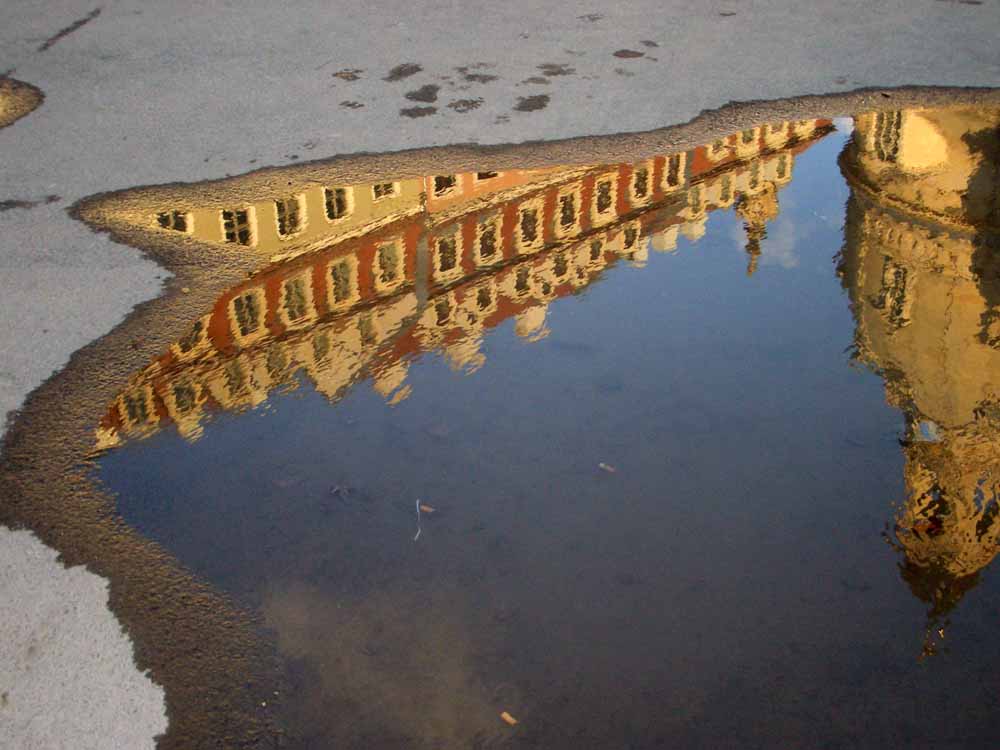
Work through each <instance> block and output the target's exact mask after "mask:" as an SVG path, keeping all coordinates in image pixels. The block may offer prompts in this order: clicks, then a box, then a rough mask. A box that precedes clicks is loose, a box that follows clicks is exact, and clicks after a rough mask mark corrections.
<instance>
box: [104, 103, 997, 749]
mask: <svg viewBox="0 0 1000 750" xmlns="http://www.w3.org/2000/svg"><path fill="white" fill-rule="evenodd" d="M998 123H1000V113H997V112H994V111H991V110H983V109H970V108H966V109H952V110H907V111H902V112H899V111H896V112H879V113H866V114H861V115H858V116H857V117H855V118H853V119H845V120H843V121H838V122H837V123H836V127H834V124H833V123H831V122H829V121H824V120H817V121H801V122H794V123H771V124H767V125H763V126H761V127H759V128H755V129H752V130H747V131H743V132H741V133H737V134H734V135H732V136H730V137H729V138H726V139H721V140H719V141H716V142H714V143H712V144H706V145H705V146H703V147H700V148H698V149H693V150H691V151H688V152H684V153H678V154H662V155H654V156H652V157H650V158H649V159H647V160H642V161H639V162H636V163H631V164H617V165H603V166H594V167H568V168H553V169H544V170H520V171H508V172H500V173H497V172H474V173H467V174H458V175H431V176H428V177H426V178H423V179H411V180H408V179H395V180H394V179H391V176H390V177H389V178H387V179H386V180H385V181H384V182H379V183H375V184H366V185H335V184H330V185H319V184H316V185H312V186H310V187H307V188H303V189H302V190H301V191H299V192H296V193H294V194H291V195H284V194H278V193H275V194H266V195H264V194H262V195H260V196H259V198H255V199H254V200H253V201H247V200H246V199H242V200H240V201H234V200H230V199H228V198H224V197H220V196H218V195H211V194H206V193H203V192H199V191H198V189H197V188H192V189H191V192H190V194H189V195H187V196H184V198H183V200H180V201H179V202H177V204H176V205H173V204H172V205H163V206H156V207H152V208H151V209H150V210H148V211H146V214H144V217H145V218H144V220H145V221H147V222H148V223H149V225H150V226H151V227H153V228H154V229H155V230H156V231H161V232H163V233H164V235H165V236H171V235H172V233H176V234H177V236H186V238H187V239H195V240H197V241H199V242H203V243H207V244H209V245H211V244H212V243H217V244H227V245H229V246H244V247H245V248H246V249H247V251H248V252H251V251H252V252H259V253H262V254H264V255H266V256H270V257H271V258H272V262H271V263H269V264H268V265H266V267H265V268H263V269H262V270H261V271H260V272H258V273H256V274H255V275H253V276H252V277H250V278H249V279H248V280H247V281H246V282H245V283H243V284H241V285H239V286H238V287H235V288H233V289H232V290H230V291H229V292H227V293H226V294H224V295H223V296H222V297H221V298H220V299H219V300H218V302H217V303H216V305H215V306H214V308H213V309H212V310H206V311H202V314H201V315H200V317H198V319H197V320H196V321H193V323H192V329H191V333H190V334H189V335H188V336H186V337H185V338H184V339H182V340H181V341H178V342H177V343H176V344H175V345H174V346H172V347H171V348H170V350H169V351H168V352H165V353H164V354H163V356H162V357H160V358H159V359H157V360H155V361H154V362H152V363H150V365H149V366H148V367H146V368H145V369H144V370H142V371H141V372H138V373H136V374H135V375H134V376H133V378H132V379H131V382H130V385H129V387H128V388H127V389H126V390H125V391H124V392H123V393H122V394H121V396H120V397H119V398H118V399H117V400H116V401H115V402H114V403H113V404H111V405H109V409H108V413H107V415H106V416H105V418H104V419H103V420H102V421H101V423H100V425H98V426H97V427H96V430H95V448H96V449H97V450H98V451H99V452H100V459H99V474H100V478H101V480H102V482H103V483H104V484H105V486H106V487H108V488H109V489H110V490H111V491H113V492H114V493H115V495H116V501H117V510H118V512H119V513H120V514H121V516H122V517H123V518H124V519H125V521H126V522H127V523H129V524H130V525H132V526H133V527H135V528H136V529H137V530H138V531H140V532H141V533H142V534H143V535H145V536H146V537H148V538H150V539H151V540H153V541H155V542H156V543H158V544H159V545H161V546H162V547H163V548H164V549H165V550H167V551H168V552H169V553H170V554H171V555H173V556H175V557H176V558H177V559H178V560H180V561H181V563H182V564H183V565H184V566H185V567H187V568H188V569H190V570H191V571H193V572H194V573H195V574H196V575H197V576H199V577H200V578H202V579H204V580H206V581H208V582H209V583H210V584H211V585H212V586H214V587H216V588H217V589H218V590H220V591H222V592H224V593H226V594H228V595H231V596H232V597H234V598H235V599H236V600H237V601H238V602H240V603H241V604H243V605H244V606H247V607H249V608H251V609H253V610H255V611H257V612H259V613H260V615H261V617H262V620H263V623H264V625H265V627H266V629H267V630H268V632H269V633H271V635H272V636H273V639H274V643H275V648H277V649H278V650H279V651H280V654H281V656H282V659H283V661H284V663H285V664H286V666H287V671H288V675H289V680H290V687H291V690H292V695H291V696H286V698H287V700H286V703H287V705H288V706H289V707H290V709H289V711H290V716H289V717H288V722H289V728H290V730H291V731H290V743H291V744H292V745H293V746H295V747H345V748H355V747H356V748H412V747H427V748H452V747H455V748H465V747H499V746H504V747H507V746H509V747H544V748H590V747H593V748H610V747H615V748H619V747H621V748H661V747H662V748H674V747H677V748H697V747H704V748H726V747H733V748H737V747H738V748H747V747H831V748H832V747H902V746H908V747H934V748H943V747H956V748H957V747H988V746H991V745H990V740H991V738H993V737H994V736H995V734H996V731H997V729H998V728H1000V726H998V725H1000V721H998V719H997V715H996V711H995V710H994V707H993V705H994V702H995V696H996V694H997V689H998V688H1000V678H998V677H997V676H996V670H995V669H994V666H995V664H996V663H997V659H996V657H997V656H998V648H997V646H995V645H994V644H995V643H996V641H995V639H994V638H992V637H991V636H992V635H993V632H992V628H993V626H994V624H995V622H996V616H997V614H998V602H1000V599H998V593H1000V592H998V591H997V582H996V577H995V575H993V574H992V572H991V570H990V569H989V567H988V566H989V564H990V562H991V560H992V558H993V556H994V555H995V553H996V543H997V541H996V540H997V534H998V533H1000V529H998V526H997V524H996V523H995V522H994V521H995V517H996V513H997V508H998V506H997V498H996V473H995V472H996V470H997V469H1000V463H998V457H1000V432H998V431H997V430H998V422H997V420H998V418H1000V417H998V415H1000V410H998V408H997V393H998V385H1000V383H998V378H997V376H996V375H995V373H997V372H1000V370H998V369H997V365H998V364H1000V359H998V358H1000V354H998V353H997V346H998V345H997V342H998V341H1000V332H998V331H1000V329H998V328H997V326H998V323H997V320H998V319H1000V315H998V314H997V312H996V309H997V307H996V305H997V302H998V300H1000V295H997V293H996V292H997V283H996V279H997V278H998V275H997V274H996V271H995V268H996V263H995V262H994V260H993V256H992V249H991V248H993V247H994V246H995V244H996V243H995V240H994V230H995V228H996V227H997V226H998V225H1000V214H998V212H997V203H996V198H995V196H996V195H997V174H998V171H997V165H998V163H1000V161H998V159H997V133H998V131H997V126H998ZM225 200H230V202H229V203H228V204H227V203H224V201H225ZM421 506H423V507H421ZM501 712H507V713H508V714H509V715H510V716H512V717H514V718H516V720H517V722H518V723H517V724H516V725H514V726H511V725H509V724H508V723H506V722H504V721H503V720H502V719H501V716H500V715H501Z"/></svg>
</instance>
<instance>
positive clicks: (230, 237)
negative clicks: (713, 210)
mask: <svg viewBox="0 0 1000 750" xmlns="http://www.w3.org/2000/svg"><path fill="white" fill-rule="evenodd" d="M682 166H683V155H681V154H675V155H673V156H671V157H669V158H668V162H667V170H666V175H665V180H664V181H665V184H666V185H667V187H669V188H674V187H678V186H679V185H680V183H681V170H682ZM498 174H499V173H497V172H477V173H476V179H477V180H479V181H483V180H490V179H493V178H495V177H497V176H498ZM457 184H458V177H457V175H438V176H436V177H434V184H433V191H434V195H435V196H436V197H441V196H445V195H447V194H449V193H450V192H452V191H453V190H454V189H455V187H456V185H457ZM371 190H372V198H373V200H375V201H378V200H382V199H384V198H390V197H393V196H395V195H397V194H398V193H399V184H398V183H395V182H383V183H376V184H374V185H372V186H371ZM352 191H353V188H349V187H336V188H324V189H323V202H324V208H325V211H326V218H327V219H328V220H330V221H338V220H341V219H345V218H347V217H349V216H350V215H351V213H352V212H353V201H352ZM649 193H650V173H649V169H648V168H646V167H643V168H640V169H638V170H636V172H635V175H634V178H633V195H634V196H635V197H636V198H637V199H644V198H646V197H648V196H649ZM611 196H612V185H611V183H610V182H601V183H599V184H598V187H597V211H598V213H605V212H606V211H608V210H609V209H610V208H611V200H612V198H611ZM564 198H565V196H564ZM274 208H275V215H276V218H277V231H278V235H279V236H281V237H289V236H292V235H294V234H297V233H298V232H300V231H301V230H302V229H303V227H304V225H305V221H304V216H303V210H302V202H301V200H300V198H299V197H297V196H295V197H290V198H283V199H280V200H276V201H274ZM569 210H570V209H569V208H568V207H567V206H566V205H565V200H564V206H563V208H562V224H563V226H564V227H565V226H570V225H572V224H573V223H574V222H575V215H573V214H572V213H567V211H569ZM220 217H221V220H222V230H223V236H224V238H225V241H226V242H231V243H234V244H239V245H245V246H249V245H251V244H253V226H252V220H251V218H252V217H251V209H249V208H239V209H223V210H222V211H220ZM156 219H157V223H158V225H159V226H160V227H162V228H164V229H170V230H174V231H179V232H188V231H190V230H191V228H192V227H191V222H190V218H189V214H188V213H187V212H184V211H165V212H162V213H160V214H157V217H156Z"/></svg>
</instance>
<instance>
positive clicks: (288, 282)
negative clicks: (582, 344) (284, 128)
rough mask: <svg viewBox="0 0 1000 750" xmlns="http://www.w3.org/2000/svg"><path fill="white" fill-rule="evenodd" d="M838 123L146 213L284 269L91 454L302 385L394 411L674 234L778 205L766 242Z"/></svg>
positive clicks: (112, 422)
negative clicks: (440, 362) (803, 167)
mask: <svg viewBox="0 0 1000 750" xmlns="http://www.w3.org/2000/svg"><path fill="white" fill-rule="evenodd" d="M830 127H831V125H830V123H829V121H826V120H809V121H801V122H785V123H777V124H770V125H766V126H762V127H760V128H755V129H752V130H748V131H743V132H741V133H737V134H734V135H732V136H730V137H728V138H725V139H720V140H718V141H715V142H714V143H712V144H709V145H707V146H703V147H699V148H696V149H693V150H690V151H687V152H680V153H676V154H667V155H662V156H656V157H653V158H650V159H646V160H643V161H641V162H638V163H635V164H618V165H612V166H602V167H571V168H562V169H553V168H550V169H540V170H513V171H508V172H469V173H462V174H453V175H432V176H428V177H424V178H420V179H410V180H405V179H404V180H397V181H392V182H389V181H387V182H381V183H376V184H365V185H336V184H330V185H312V186H307V187H303V188H301V189H299V190H297V191H295V192H293V193H291V194H289V195H268V196H267V197H266V198H261V199H259V200H257V199H255V200H252V201H247V202H243V203H240V202H237V201H233V202H231V205H227V206H224V207H220V206H218V205H216V206H215V207H213V208H200V207H198V206H199V205H200V204H199V197H198V195H197V194H194V195H192V196H189V197H188V198H187V199H186V201H179V203H184V204H186V207H184V206H181V207H176V208H175V207H169V206H166V207H163V208H158V209H156V210H152V211H149V212H148V213H147V214H145V215H144V217H143V218H142V221H144V222H146V223H145V227H146V228H148V229H150V230H152V231H156V232H160V233H162V234H163V236H164V237H168V238H169V237H174V236H180V235H184V236H187V237H189V238H191V239H194V240H196V241H198V242H201V243H214V244H220V245H221V244H229V245H242V246H246V247H247V248H248V250H253V251H255V252H262V253H264V254H265V256H267V257H270V258H271V259H272V260H273V261H275V262H273V263H272V264H271V265H269V266H268V267H267V268H266V269H265V270H263V271H262V272H260V273H258V274H256V275H255V276H253V277H252V278H251V279H249V280H247V281H246V282H245V283H243V284H241V285H239V286H237V287H235V288H233V289H231V290H230V291H228V292H227V293H226V294H224V295H223V296H222V297H220V298H219V299H218V300H217V302H216V303H215V306H214V307H213V309H212V310H211V311H210V312H208V313H207V314H206V315H204V316H203V317H202V318H200V319H198V320H197V321H196V322H195V323H194V324H193V326H192V328H191V330H190V332H189V333H188V334H187V335H186V336H185V337H184V338H182V339H181V340H180V341H178V342H176V343H175V344H173V345H172V346H171V347H170V349H169V351H167V352H166V353H164V354H163V355H162V356H161V357H159V358H158V359H156V360H155V361H154V362H152V363H150V364H149V365H148V366H147V367H146V368H145V369H144V370H142V371H141V372H140V373H138V374H137V375H136V376H135V377H133V378H132V380H131V383H130V385H129V387H128V388H127V389H126V391H125V392H123V393H122V394H121V395H120V396H119V397H118V398H117V399H116V400H115V402H114V403H113V404H111V405H110V408H109V410H108V413H107V415H106V416H105V417H104V419H103V420H102V421H101V424H100V426H99V427H98V429H97V435H96V437H97V440H96V447H97V448H98V449H99V450H104V449H108V448H113V447H115V446H117V445H120V444H121V443H122V442H123V441H125V440H127V439H131V438H141V437H145V436H148V435H150V434H153V433H154V432H156V431H157V430H159V429H161V428H163V427H165V426H167V425H174V427H175V428H176V429H177V430H178V431H179V432H180V434H181V435H183V436H184V437H186V438H188V439H197V438H198V437H199V436H200V435H201V433H202V430H203V426H204V422H205V419H206V416H207V415H208V414H209V413H211V412H212V411H215V410H241V409H247V408H252V407H255V406H258V405H260V404H262V403H263V402H264V401H266V400H267V398H268V396H269V394H270V393H272V392H273V391H275V390H276V389H279V390H280V389H291V388H295V387H297V386H298V385H299V384H300V382H301V381H302V379H303V378H304V379H306V380H307V381H309V382H310V383H311V384H312V385H313V387H314V388H315V389H316V390H318V391H319V392H321V393H323V394H324V395H325V396H326V397H327V398H328V399H329V400H330V401H331V402H335V401H337V400H338V399H339V398H341V397H342V396H343V394H344V393H345V392H346V391H347V389H348V388H350V387H351V386H352V385H354V384H356V383H358V382H360V381H362V380H365V379H370V380H371V381H372V384H373V386H374V388H375V390H376V391H377V392H378V393H380V394H381V395H382V396H384V397H385V398H386V400H387V401H388V402H390V403H397V402H399V401H400V400H402V399H404V398H406V397H407V396H408V395H409V393H410V388H409V385H408V384H407V382H406V373H407V368H408V366H409V363H410V362H411V361H412V360H413V358H414V357H416V356H417V355H419V354H420V353H422V352H439V353H440V354H442V355H443V356H444V358H445V359H446V361H447V362H448V363H449V365H450V366H451V367H452V368H454V369H455V370H456V371H461V372H466V373H471V372H474V371H476V370H478V369H479V368H480V367H482V366H483V365H484V364H485V362H486V358H485V355H484V354H483V353H482V351H481V346H480V345H481V343H482V340H483V337H484V333H485V332H486V331H487V330H489V329H491V328H495V327H496V326H498V325H500V324H501V323H502V322H504V321H506V320H511V321H512V322H513V328H514V331H515V332H516V334H517V335H518V336H520V337H522V338H523V339H525V340H526V341H537V340H539V339H542V338H544V337H545V336H546V335H547V333H548V328H547V324H546V310H547V306H548V305H549V304H550V303H551V302H552V301H553V300H556V299H558V298H560V297H565V296H567V295H571V294H574V293H576V292H577V291H578V290H580V289H581V288H583V287H585V286H587V285H589V284H591V283H593V282H594V281H596V280H597V279H599V278H600V277H601V274H602V273H603V272H604V271H605V269H607V268H609V267H611V266H613V265H615V264H617V263H620V262H627V263H630V264H632V265H634V266H637V267H642V266H643V265H644V264H645V263H646V260H647V258H648V253H649V252H650V250H652V251H654V252H673V251H674V250H676V248H677V242H678V237H679V236H683V237H685V238H687V239H688V240H691V241H697V240H698V239H699V238H701V237H702V236H703V235H704V233H705V225H706V221H707V218H708V214H709V213H710V212H712V211H715V210H718V209H726V208H731V207H733V206H739V207H742V211H743V215H745V216H748V217H749V216H750V212H751V209H749V208H748V207H749V206H753V205H755V203H760V202H761V201H763V202H764V203H765V204H769V205H770V206H772V208H770V209H766V210H765V211H764V212H763V213H760V212H757V213H756V214H754V215H753V216H752V217H750V218H748V219H747V227H748V229H747V231H748V233H749V234H750V240H749V241H753V239H754V237H756V238H757V240H758V241H759V238H760V237H761V236H762V235H763V232H764V225H765V224H766V222H767V221H769V220H771V219H773V218H774V217H775V216H776V215H777V199H776V195H777V192H778V190H780V189H781V188H782V187H783V186H784V185H786V184H788V182H789V181H790V180H791V178H792V168H793V164H794V159H795V155H796V154H797V153H799V152H800V151H801V150H802V149H803V148H806V147H808V145H809V144H810V143H812V142H813V141H814V140H815V139H816V138H818V137H822V136H823V135H825V134H826V133H827V132H829V130H830ZM237 179H238V178H237ZM236 188H238V185H236ZM197 190H198V188H192V191H195V192H196V191H197ZM229 192H230V193H233V194H238V193H239V190H238V189H231V190H230V191H229ZM202 203H203V204H212V203H216V204H217V201H214V200H212V199H211V197H209V198H206V199H205V200H203V201H202ZM754 233H756V234H754ZM751 262H753V259H752V258H751Z"/></svg>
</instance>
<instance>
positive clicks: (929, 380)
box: [839, 108, 1000, 654]
mask: <svg viewBox="0 0 1000 750" xmlns="http://www.w3.org/2000/svg"><path fill="white" fill-rule="evenodd" d="M998 136H1000V113H998V112H997V111H995V110H985V109H969V108H966V109H944V110H907V111H900V112H879V113H870V114H866V115H862V116H859V117H857V118H856V129H855V132H854V134H853V137H852V139H851V141H850V143H849V144H848V146H847V148H846V149H845V151H844V153H843V154H842V156H841V167H842V170H843V172H844V174H845V176H846V177H847V179H848V182H849V184H850V186H851V198H850V201H849V203H848V209H847V223H846V237H845V245H844V250H843V254H842V258H841V264H840V267H839V272H840V274H841V276H842V280H843V284H844V286H845V288H846V289H847V290H848V292H849V295H850V298H851V303H852V307H853V311H854V316H855V320H856V334H855V341H856V350H857V357H858V359H859V360H861V361H862V362H864V363H866V364H867V365H868V366H870V367H871V368H873V369H874V370H875V371H877V372H878V373H880V374H881V375H882V377H883V378H884V380H885V389H886V398H887V400H888V402H889V403H890V404H891V405H892V406H894V407H896V408H898V409H900V410H901V411H902V412H903V414H904V416H905V435H904V439H903V440H902V441H901V444H902V449H903V454H904V458H905V469H904V471H905V487H906V498H905V501H904V502H903V503H902V504H901V505H900V507H899V509H898V511H897V514H896V518H895V524H894V533H893V535H892V537H893V543H894V545H896V546H898V548H899V549H900V550H901V552H902V555H903V559H902V561H901V563H900V570H901V574H902V576H903V578H904V580H905V581H906V582H907V584H908V585H909V586H910V588H911V589H912V591H913V593H914V594H915V595H916V596H917V597H919V598H920V599H921V600H923V601H925V602H926V603H927V605H928V608H929V610H928V629H927V637H926V640H925V653H928V654H929V653H933V652H934V650H935V649H936V648H937V647H938V643H939V641H940V639H941V638H943V637H944V628H945V627H946V623H947V617H948V613H949V612H950V611H951V610H952V609H953V608H954V607H955V605H956V604H957V603H958V602H959V600H960V599H961V598H962V596H963V595H964V593H965V592H966V591H968V590H969V589H970V588H972V587H973V586H975V585H976V583H977V581H978V576H979V573H980V571H981V570H983V569H984V568H985V567H986V566H987V565H989V563H990V562H991V561H992V560H993V558H994V557H995V556H996V554H997V550H998V547H997V544H998V538H1000V523H998V519H997V516H998V512H1000V504H998V503H1000V499H998V494H997V493H998V487H1000V484H998V483H1000V283H998V282H1000V264H998V260H997V257H998V254H997V250H998V249H1000V242H998V230H1000V202H998V201H1000V198H998V196H1000V193H998V190H1000V158H998V155H1000V138H998Z"/></svg>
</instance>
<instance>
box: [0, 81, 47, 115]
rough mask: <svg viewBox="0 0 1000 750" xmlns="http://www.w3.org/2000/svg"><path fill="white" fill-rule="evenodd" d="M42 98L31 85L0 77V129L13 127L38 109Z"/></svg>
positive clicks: (39, 92) (40, 93)
mask: <svg viewBox="0 0 1000 750" xmlns="http://www.w3.org/2000/svg"><path fill="white" fill-rule="evenodd" d="M44 98H45V97H44V96H43V95H42V92H41V91H39V90H38V89H37V88H35V87H34V86H32V85H31V84H28V83H23V82H22V81H18V80H15V79H13V78H8V77H7V76H5V75H0V128H5V127H7V126H8V125H13V124H14V123H15V122H17V121H18V120H20V119H21V118H22V117H24V116H25V115H27V114H28V113H30V112H32V111H33V110H34V109H35V108H36V107H38V105H39V104H41V103H42V100H43V99H44Z"/></svg>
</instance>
